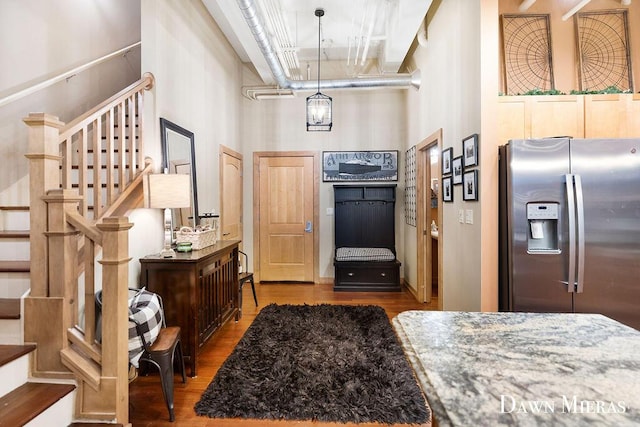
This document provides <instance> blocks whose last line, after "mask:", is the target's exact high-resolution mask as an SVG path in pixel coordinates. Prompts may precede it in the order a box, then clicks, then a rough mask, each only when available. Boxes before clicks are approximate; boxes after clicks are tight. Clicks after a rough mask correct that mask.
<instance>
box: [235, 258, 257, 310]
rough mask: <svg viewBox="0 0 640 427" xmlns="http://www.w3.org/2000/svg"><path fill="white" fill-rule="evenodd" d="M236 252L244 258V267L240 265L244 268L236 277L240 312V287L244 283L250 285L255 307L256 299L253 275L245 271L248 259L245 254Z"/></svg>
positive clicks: (247, 266)
mask: <svg viewBox="0 0 640 427" xmlns="http://www.w3.org/2000/svg"><path fill="white" fill-rule="evenodd" d="M238 252H239V253H240V255H241V256H243V257H244V265H243V264H242V263H240V265H243V267H244V268H242V272H241V273H240V274H239V276H238V292H240V300H239V301H240V310H242V286H243V285H244V284H245V283H246V282H249V283H251V291H252V292H253V301H255V303H256V307H257V306H258V297H257V296H256V284H255V283H254V281H253V273H251V272H249V271H247V269H248V268H249V257H248V256H247V254H245V253H244V252H242V251H238Z"/></svg>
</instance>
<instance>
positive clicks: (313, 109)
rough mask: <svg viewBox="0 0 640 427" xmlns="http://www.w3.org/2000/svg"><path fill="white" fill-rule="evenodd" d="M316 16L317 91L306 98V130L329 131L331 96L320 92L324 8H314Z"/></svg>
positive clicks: (331, 122)
mask: <svg viewBox="0 0 640 427" xmlns="http://www.w3.org/2000/svg"><path fill="white" fill-rule="evenodd" d="M315 15H316V16H317V17H318V92H316V94H315V95H311V96H310V97H308V98H307V131H330V130H331V126H332V125H333V121H332V118H331V97H330V96H327V95H324V94H322V93H320V18H321V17H322V16H324V9H316V11H315Z"/></svg>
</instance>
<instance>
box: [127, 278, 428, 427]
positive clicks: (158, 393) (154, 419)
mask: <svg viewBox="0 0 640 427" xmlns="http://www.w3.org/2000/svg"><path fill="white" fill-rule="evenodd" d="M256 292H257V296H258V303H259V307H257V308H256V306H255V304H254V302H253V296H252V295H251V287H250V286H248V285H247V286H245V287H244V289H243V314H242V318H241V319H240V320H239V321H238V322H237V323H236V322H233V321H232V322H230V323H228V324H227V325H226V326H224V327H223V328H222V329H221V330H220V332H219V333H218V334H217V335H216V336H214V337H213V338H212V339H211V340H210V341H209V342H208V343H207V344H206V345H205V346H204V347H203V349H202V351H201V353H200V355H199V358H198V376H197V377H195V378H190V377H188V378H187V383H186V384H183V383H182V382H181V378H180V376H179V375H176V377H175V392H174V400H175V414H176V421H175V422H174V423H170V422H169V415H168V412H167V408H166V406H165V403H164V398H163V397H162V390H161V387H160V382H159V381H160V380H159V377H158V376H157V375H156V373H155V372H153V369H151V371H152V372H151V374H150V375H149V376H146V377H142V376H140V377H138V378H137V379H136V380H135V381H133V382H132V383H131V384H130V387H129V399H130V404H129V419H130V421H131V423H132V425H133V427H142V426H186V425H188V426H194V427H205V426H206V427H213V426H216V427H218V426H220V427H225V426H236V427H237V426H248V427H252V426H274V427H280V426H283V427H287V426H299V427H300V426H312V427H322V426H334V427H335V426H349V425H354V424H342V423H335V424H334V423H321V422H311V421H309V422H307V421H265V420H245V419H224V420H221V419H212V418H208V417H200V416H198V415H196V413H195V411H194V409H193V407H194V405H195V404H196V402H197V401H198V400H199V399H200V395H201V394H202V392H203V391H204V390H205V389H206V388H207V386H208V385H209V383H210V382H211V380H212V379H213V377H214V375H215V374H216V372H217V370H218V368H219V367H220V366H221V365H222V363H223V362H224V361H225V359H226V358H227V357H228V356H229V354H231V351H232V350H233V348H234V347H235V345H236V344H237V343H238V341H239V340H240V338H241V337H242V335H243V334H244V332H245V330H246V329H247V327H248V326H249V325H250V324H251V322H252V321H253V319H254V318H255V316H256V315H257V314H258V312H259V311H260V309H261V308H262V307H264V306H266V305H268V304H271V303H276V304H322V303H330V304H356V305H360V304H372V305H379V306H381V307H383V308H384V309H385V311H386V312H387V315H388V316H389V318H390V319H391V318H393V317H394V316H396V315H397V314H398V313H400V312H403V311H406V310H436V309H437V301H436V300H432V301H431V303H430V304H422V303H419V302H417V301H416V300H415V299H414V297H413V295H411V294H410V293H409V292H408V291H406V290H403V291H402V292H333V284H322V285H320V284H317V285H312V284H271V283H269V284H258V283H257V284H256ZM187 371H188V370H187ZM358 426H360V427H364V426H376V427H380V424H358Z"/></svg>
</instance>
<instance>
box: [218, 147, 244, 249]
mask: <svg viewBox="0 0 640 427" xmlns="http://www.w3.org/2000/svg"><path fill="white" fill-rule="evenodd" d="M220 188H221V190H220V191H221V197H220V198H221V202H220V222H221V224H220V228H221V230H220V231H221V232H220V236H221V239H222V240H242V155H241V154H240V153H237V152H235V151H233V150H231V149H229V148H227V147H224V146H222V145H221V146H220Z"/></svg>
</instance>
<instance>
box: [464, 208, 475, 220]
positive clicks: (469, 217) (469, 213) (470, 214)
mask: <svg viewBox="0 0 640 427" xmlns="http://www.w3.org/2000/svg"><path fill="white" fill-rule="evenodd" d="M465 220H466V223H467V224H473V209H467V214H466V218H465Z"/></svg>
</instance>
